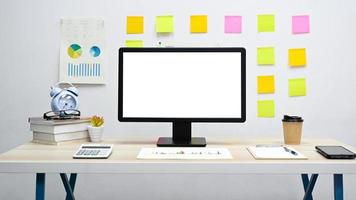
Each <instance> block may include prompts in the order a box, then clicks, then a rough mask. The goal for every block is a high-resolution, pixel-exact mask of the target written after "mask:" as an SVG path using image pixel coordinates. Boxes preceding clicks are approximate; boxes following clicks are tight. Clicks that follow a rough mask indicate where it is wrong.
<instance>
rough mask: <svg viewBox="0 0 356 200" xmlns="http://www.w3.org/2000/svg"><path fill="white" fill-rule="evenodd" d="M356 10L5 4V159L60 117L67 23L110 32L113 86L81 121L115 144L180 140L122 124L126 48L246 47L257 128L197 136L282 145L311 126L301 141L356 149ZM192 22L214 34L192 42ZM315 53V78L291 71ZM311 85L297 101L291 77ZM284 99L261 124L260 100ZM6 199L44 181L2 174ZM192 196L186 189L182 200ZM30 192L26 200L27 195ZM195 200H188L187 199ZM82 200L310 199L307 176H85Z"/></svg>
mask: <svg viewBox="0 0 356 200" xmlns="http://www.w3.org/2000/svg"><path fill="white" fill-rule="evenodd" d="M355 6H356V2H355V1H352V0H344V1H342V2H341V1H332V0H328V1H327V0H314V1H308V0H299V1H292V0H288V1H260V0H250V1H242V0H220V1H216V0H205V1H200V0H179V1H167V0H151V1H147V0H106V1H95V0H80V1H71V0H65V1H64V0H58V1H46V0H33V1H25V0H23V1H20V0H11V1H10V0H8V1H5V0H2V1H1V6H0V58H1V59H0V70H1V72H0V81H1V83H0V92H1V96H0V113H1V114H2V115H3V117H2V119H1V120H0V152H4V151H6V150H9V149H11V148H13V147H15V146H17V145H20V144H23V143H25V142H28V141H30V139H31V133H30V132H29V130H28V124H27V118H28V117H29V116H40V115H42V113H43V112H45V111H47V110H49V109H50V106H49V101H50V97H49V87H50V85H52V84H54V83H55V82H56V81H57V80H58V64H59V44H60V41H59V38H60V35H59V33H60V31H59V19H60V18H61V17H64V16H102V17H103V18H104V19H105V23H106V43H107V52H108V54H107V58H108V60H107V61H108V62H107V63H108V66H107V71H106V72H107V75H108V76H107V84H106V85H105V86H81V87H79V89H80V100H81V102H80V103H81V105H80V107H81V111H82V112H83V113H84V114H85V115H91V114H102V115H104V116H105V118H106V131H105V136H106V137H114V136H115V137H130V136H131V135H135V136H149V137H151V138H152V140H155V139H157V137H158V136H163V135H167V136H169V135H171V126H170V125H169V124H167V123H161V124H159V123H157V124H155V123H152V124H151V123H139V124H135V123H118V121H117V118H116V116H117V49H118V48H119V47H120V46H122V45H123V44H124V41H125V39H143V40H144V41H145V45H146V46H156V45H157V44H158V42H159V41H163V43H167V44H174V45H176V46H186V45H191V46H194V45H196V46H217V45H218V46H243V47H245V48H246V49H247V122H246V123H245V124H196V125H194V130H193V132H194V133H193V134H194V135H204V136H215V135H225V136H236V137H254V136H258V137H270V136H274V137H280V138H281V137H282V129H281V121H280V120H281V118H282V115H283V114H286V113H290V114H298V115H301V116H303V117H304V118H305V126H304V132H303V134H304V135H303V137H305V138H311V137H332V138H336V139H338V140H341V141H342V142H345V143H348V144H351V145H354V146H356V136H355V128H354V124H353V123H354V121H353V120H355V116H356V108H354V104H355V102H356V94H355V91H356V84H355V83H356V82H355V79H354V77H355V74H356V64H355V62H354V57H355V56H354V54H355V51H354V47H355V46H356V28H355V26H354V19H355V18H356V12H355V9H354V8H355ZM265 13H272V14H275V15H276V32H275V33H261V34H258V33H257V30H256V15H257V14H265ZM162 14H173V15H174V16H175V33H174V34H173V35H171V36H168V37H162V36H156V34H155V32H154V17H155V16H156V15H162ZM191 14H208V15H209V25H208V26H209V32H208V33H207V34H196V35H192V34H190V33H189V16H190V15H191ZM228 14H238V15H242V16H243V33H242V34H238V35H235V34H232V35H226V34H224V33H223V16H224V15H228ZM298 14H310V16H311V33H310V34H304V35H292V34H291V28H290V26H291V16H292V15H298ZM126 15H144V16H145V33H144V34H143V35H137V36H134V35H126ZM258 46H274V47H275V48H276V66H275V67H259V66H257V65H256V47H258ZM293 47H305V48H307V56H308V66H307V67H306V68H301V69H298V70H291V69H290V68H289V67H288V66H287V49H288V48H293ZM259 74H275V76H276V93H275V94H273V95H257V94H256V76H257V75H259ZM299 76H302V77H306V78H307V87H308V88H307V90H308V94H307V96H306V97H299V98H290V97H288V91H287V80H288V78H289V77H299ZM258 98H274V99H275V101H276V118H272V119H262V118H257V117H256V100H257V99H258ZM352 179H355V176H350V175H349V176H345V199H352V197H353V196H355V195H356V192H355V191H354V190H352V189H353V186H354V185H355V184H356V181H355V180H352ZM47 181H48V182H47V183H48V185H47V197H49V199H63V197H64V190H63V187H62V186H61V183H60V179H59V176H58V175H51V176H49V177H48V178H47ZM0 188H1V189H0V199H30V198H32V197H34V175H27V174H1V175H0ZM177 188H184V189H177ZM331 189H332V185H331V176H322V177H320V179H319V181H318V183H317V185H316V188H315V192H314V194H315V195H316V199H331V198H332V195H333V194H332V190H331ZM19 191H21V192H19ZM183 192H188V193H183ZM76 194H77V198H78V199H98V198H99V197H101V198H102V199H112V198H113V197H116V198H121V199H301V197H302V184H301V180H300V177H299V176H207V175H183V176H181V175H161V176H153V175H123V176H119V175H105V176H98V175H80V176H79V179H78V187H77V188H76Z"/></svg>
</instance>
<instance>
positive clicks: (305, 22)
mask: <svg viewBox="0 0 356 200" xmlns="http://www.w3.org/2000/svg"><path fill="white" fill-rule="evenodd" d="M292 32H293V34H299V33H309V15H300V16H293V17H292Z"/></svg>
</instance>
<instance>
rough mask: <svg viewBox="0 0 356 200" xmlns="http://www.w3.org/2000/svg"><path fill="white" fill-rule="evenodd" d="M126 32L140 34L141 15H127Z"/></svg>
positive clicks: (141, 28) (141, 25)
mask: <svg viewBox="0 0 356 200" xmlns="http://www.w3.org/2000/svg"><path fill="white" fill-rule="evenodd" d="M126 32H127V34H142V33H143V16H127V18H126Z"/></svg>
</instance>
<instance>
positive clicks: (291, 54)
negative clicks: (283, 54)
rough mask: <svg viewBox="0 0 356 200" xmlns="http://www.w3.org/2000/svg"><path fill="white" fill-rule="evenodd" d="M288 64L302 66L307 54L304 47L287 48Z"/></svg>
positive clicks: (304, 63) (305, 62)
mask: <svg viewBox="0 0 356 200" xmlns="http://www.w3.org/2000/svg"><path fill="white" fill-rule="evenodd" d="M288 60H289V66H291V67H302V66H305V65H306V64H307V55H306V50H305V48H301V49H289V50H288Z"/></svg>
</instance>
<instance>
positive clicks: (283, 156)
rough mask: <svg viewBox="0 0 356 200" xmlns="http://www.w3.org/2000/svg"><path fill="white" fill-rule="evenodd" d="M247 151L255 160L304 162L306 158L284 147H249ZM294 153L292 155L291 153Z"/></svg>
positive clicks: (290, 148)
mask: <svg viewBox="0 0 356 200" xmlns="http://www.w3.org/2000/svg"><path fill="white" fill-rule="evenodd" d="M247 150H248V151H249V152H250V153H251V154H252V155H253V157H255V159H266V160H294V159H296V160H306V159H308V158H307V157H306V156H304V155H303V154H301V153H300V152H298V151H297V150H295V149H294V148H292V147H286V146H266V147H264V146H262V147H256V146H250V147H248V148H247ZM292 152H294V153H292Z"/></svg>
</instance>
